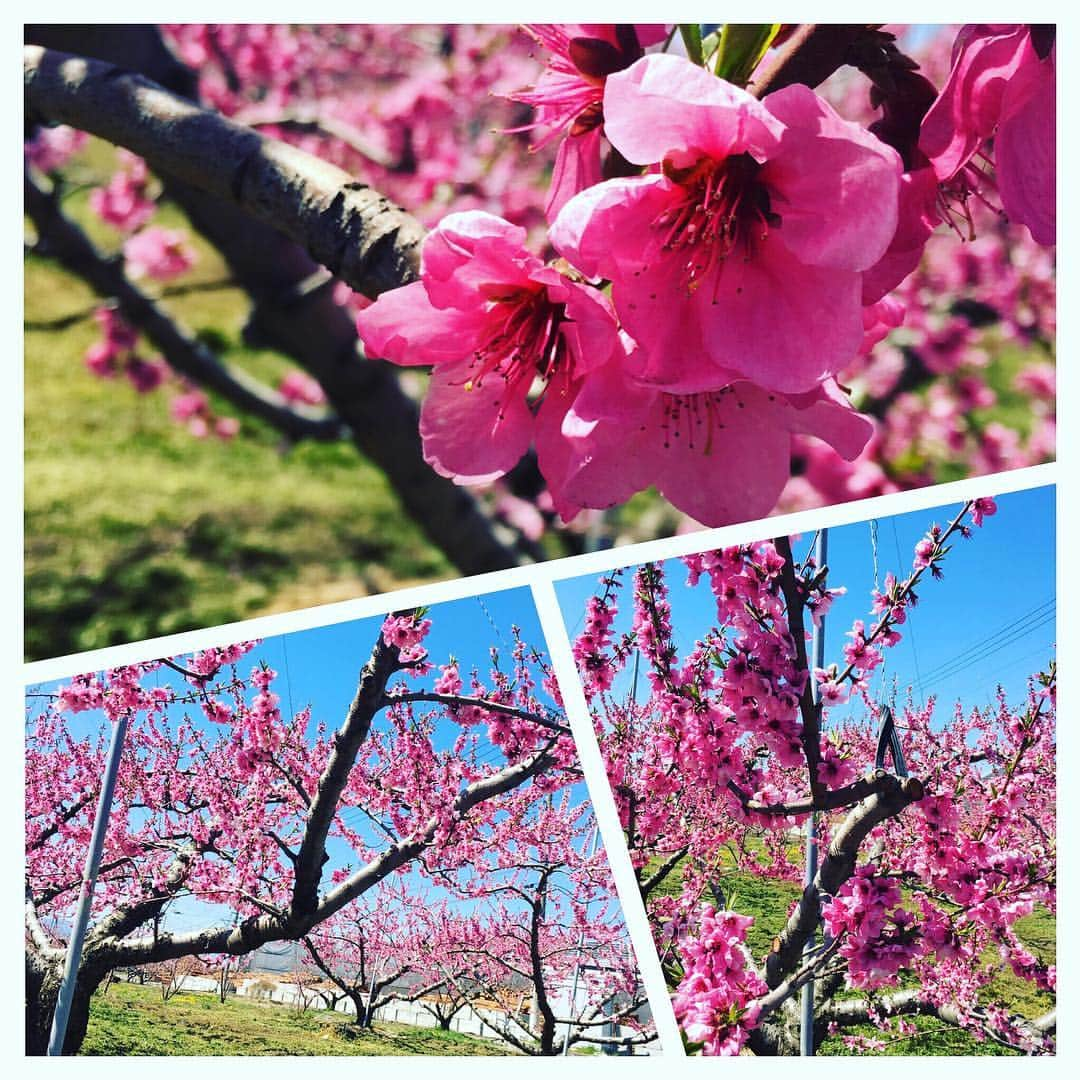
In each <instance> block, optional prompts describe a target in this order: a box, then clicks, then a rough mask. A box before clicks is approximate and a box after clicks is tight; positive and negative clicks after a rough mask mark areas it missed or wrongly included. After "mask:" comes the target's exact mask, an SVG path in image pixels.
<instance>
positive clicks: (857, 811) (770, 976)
mask: <svg viewBox="0 0 1080 1080" xmlns="http://www.w3.org/2000/svg"><path fill="white" fill-rule="evenodd" d="M922 797H923V785H922V782H921V781H920V780H918V779H916V778H915V777H913V776H909V777H907V778H905V779H903V780H901V779H900V778H899V777H896V776H891V775H887V776H886V777H885V778H884V779H883V781H882V784H881V789H880V790H879V791H878V792H877V793H876V794H875V795H872V796H871V797H870V798H869V799H867V800H865V801H864V802H862V803H860V804H859V805H858V806H856V807H855V808H854V809H853V810H852V811H851V813H849V814H848V816H847V817H846V818H845V820H844V822H843V824H842V825H841V826H840V828H839V829H838V830H837V832H836V834H835V835H834V836H833V838H832V840H831V842H830V843H829V849H828V852H827V854H826V856H825V858H824V859H823V860H822V862H821V866H820V867H819V868H818V872H817V874H816V875H815V876H814V880H813V881H812V882H811V883H810V884H809V885H807V886H806V888H805V889H804V890H803V894H802V896H801V897H800V898H799V902H798V903H797V904H796V906H795V910H794V911H793V912H792V913H791V917H790V918H789V919H788V921H787V925H786V926H785V927H784V929H783V930H782V931H781V932H780V936H779V937H778V938H777V939H776V941H774V942H773V948H772V952H771V953H770V954H769V956H768V957H767V959H766V961H765V981H766V983H767V984H768V986H769V989H770V990H775V989H776V988H777V987H778V986H779V985H780V984H781V983H782V982H783V981H784V979H785V977H786V976H787V975H788V974H789V973H790V972H791V971H793V970H794V969H795V966H796V964H798V962H799V959H800V957H801V956H802V951H803V947H804V946H805V945H806V943H807V941H809V940H810V937H811V935H812V934H813V933H814V931H815V930H816V929H817V925H818V923H819V922H820V921H821V902H822V897H823V896H826V895H827V896H832V895H833V894H835V893H836V891H837V890H838V889H839V888H840V887H841V886H842V885H843V884H844V882H846V881H847V880H848V878H849V877H851V875H852V874H853V873H854V872H855V860H856V858H857V856H858V853H859V847H860V846H861V844H862V842H863V840H865V839H866V837H867V836H868V835H869V834H870V832H871V830H872V829H874V828H876V827H877V826H878V825H880V824H881V823H882V822H883V821H886V820H888V819H889V818H891V817H895V816H896V815H897V814H899V813H900V812H901V811H902V810H904V809H905V808H906V807H908V806H910V805H911V804H912V803H913V802H918V800H919V799H921V798H922Z"/></svg>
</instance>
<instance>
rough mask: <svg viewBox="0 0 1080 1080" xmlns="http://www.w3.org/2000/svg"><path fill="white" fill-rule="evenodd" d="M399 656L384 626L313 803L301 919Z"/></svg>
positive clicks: (297, 914) (299, 877)
mask: <svg viewBox="0 0 1080 1080" xmlns="http://www.w3.org/2000/svg"><path fill="white" fill-rule="evenodd" d="M399 614H400V613H399ZM399 660H400V654H399V652H398V649H397V648H396V647H395V646H393V645H388V644H387V643H386V641H385V640H384V639H383V636H382V631H381V630H380V631H379V632H378V634H377V637H376V639H375V644H374V646H373V647H372V650H371V656H370V657H369V658H368V661H367V663H365V664H364V666H363V668H362V669H361V671H360V681H359V684H358V685H357V688H356V695H355V696H354V697H353V700H352V704H351V705H350V706H349V711H348V713H347V714H346V716H345V721H344V723H343V724H342V725H341V728H340V729H339V730H338V733H337V735H336V736H335V738H334V747H333V750H331V752H330V758H329V760H328V761H327V763H326V768H325V769H324V770H323V774H322V776H321V777H320V778H319V786H318V788H317V790H316V792H315V795H314V797H313V798H312V799H311V803H310V805H309V806H308V813H307V821H306V823H305V826H304V839H303V841H302V842H301V845H300V850H299V852H298V853H297V856H296V876H295V879H294V882H293V894H292V903H291V906H290V914H291V915H292V917H293V918H294V919H296V920H297V921H303V920H304V919H306V918H307V917H308V916H309V915H310V914H311V913H312V912H313V911H314V910H315V907H316V905H317V904H318V894H319V881H320V880H321V878H322V872H323V864H324V863H325V862H326V838H327V836H328V835H329V833H330V826H331V824H332V823H333V820H334V816H335V815H336V814H337V810H338V804H339V803H340V802H341V793H342V792H343V791H344V790H345V785H346V784H347V783H348V781H349V774H350V773H351V772H352V768H353V765H354V764H355V763H356V755H357V753H358V752H359V750H360V747H361V745H362V744H363V743H364V740H365V739H367V737H368V732H369V731H370V730H371V721H372V720H373V719H374V717H375V714H376V713H377V712H379V710H380V709H381V708H382V707H383V704H384V700H385V695H386V683H387V681H388V680H389V679H390V677H391V676H392V675H393V674H394V673H395V672H396V671H397V670H398V668H399Z"/></svg>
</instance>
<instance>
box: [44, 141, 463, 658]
mask: <svg viewBox="0 0 1080 1080" xmlns="http://www.w3.org/2000/svg"><path fill="white" fill-rule="evenodd" d="M114 169H115V156H114V151H113V150H112V148H111V147H109V146H107V145H106V144H103V143H99V142H91V143H90V144H89V145H88V146H87V148H86V149H85V150H84V151H82V152H81V153H80V154H79V155H78V157H77V158H75V159H73V161H72V162H71V163H70V164H69V165H68V166H67V169H66V173H67V176H68V179H69V180H70V181H71V187H70V193H69V194H68V195H67V196H66V197H65V199H64V202H63V207H64V211H65V212H66V213H67V214H68V215H69V216H71V217H73V218H74V219H76V220H77V221H78V222H79V223H80V224H81V225H83V227H84V228H85V229H86V230H87V232H88V233H89V234H90V235H91V237H92V238H93V240H94V241H95V242H96V243H97V244H98V245H99V247H100V248H101V249H103V250H106V251H109V252H113V251H117V250H119V246H120V238H119V237H118V235H117V234H116V233H115V232H114V231H113V230H112V229H110V228H109V227H108V226H106V225H104V224H102V223H101V222H99V221H98V220H97V218H96V216H95V215H94V214H93V213H92V212H91V211H90V209H89V206H88V202H87V200H88V195H89V188H90V187H91V186H93V185H94V184H97V183H100V182H103V181H105V180H107V179H108V177H109V176H110V175H111V174H112V172H113V171H114ZM154 220H155V224H160V225H163V226H166V227H175V226H178V225H183V224H185V222H184V220H183V218H182V216H181V215H180V213H179V211H177V210H176V208H175V207H173V206H172V205H171V204H166V205H163V206H162V208H161V209H160V210H159V212H158V214H157V215H156V217H155V219H154ZM27 228H28V230H29V235H31V236H32V235H33V232H32V227H31V226H29V225H28V226H27ZM191 242H192V244H193V246H194V247H195V248H196V249H197V251H198V264H197V265H196V267H195V268H194V269H193V270H192V271H191V272H190V273H189V274H187V275H185V276H184V278H183V279H181V288H182V289H184V290H187V291H180V290H177V291H176V294H175V295H170V293H172V292H173V290H171V289H169V288H168V287H166V288H165V290H164V291H165V300H164V305H165V307H166V308H167V309H168V310H169V311H170V312H171V313H173V314H174V315H175V316H176V317H177V319H178V320H179V321H180V322H181V323H183V324H184V325H185V326H186V327H187V328H188V329H189V330H192V331H195V332H196V333H197V334H198V335H199V336H200V337H201V338H203V340H205V341H206V342H207V343H208V344H210V345H211V346H213V348H214V349H215V350H216V351H217V352H218V354H219V356H221V358H222V359H223V360H224V361H225V362H226V363H229V364H236V365H242V366H243V367H245V368H246V369H248V370H249V371H251V372H253V373H254V374H256V375H258V376H259V377H261V378H263V379H264V380H266V381H267V382H269V383H271V384H276V382H277V380H278V378H279V377H280V375H281V374H282V373H283V372H285V371H286V370H288V369H289V365H288V364H287V363H285V362H284V361H283V360H282V359H281V358H280V357H279V356H277V355H276V354H273V353H269V352H258V351H253V350H251V349H249V348H247V347H245V346H244V345H243V344H242V342H241V328H242V326H243V324H244V321H245V318H246V313H247V303H246V300H245V297H244V294H243V293H242V292H240V290H238V289H235V288H231V287H227V284H226V279H227V271H226V268H225V266H224V264H223V263H222V261H221V258H220V257H219V256H218V255H217V254H216V253H215V252H214V251H213V250H212V249H210V248H209V247H208V246H207V245H206V244H204V243H203V242H202V241H201V239H200V238H199V237H198V236H196V235H195V234H192V237H191ZM151 288H158V289H160V288H161V287H160V286H151ZM148 291H149V290H148ZM96 304H97V301H96V300H95V297H94V295H93V293H92V292H91V291H90V290H89V289H88V288H87V287H86V286H85V285H84V284H83V283H82V282H81V281H80V280H79V279H78V278H76V277H73V276H72V275H70V274H68V273H66V272H65V271H64V270H62V269H61V268H59V266H58V265H57V264H56V263H54V262H52V261H50V260H48V259H45V258H41V257H38V256H36V255H33V254H28V256H27V259H26V264H25V318H26V334H25V350H26V353H25V424H26V428H25V482H26V494H25V529H26V540H25V560H26V562H25V573H26V579H25V590H26V594H25V599H26V641H25V652H26V657H27V659H38V658H41V657H45V656H57V655H61V654H64V653H70V652H75V651H79V650H83V649H94V648H100V647H102V646H106V645H112V644H116V643H119V642H126V641H135V640H138V639H141V638H145V637H150V636H154V635H159V634H169V633H175V632H177V631H182V630H188V629H192V628H196V627H202V626H211V625H215V624H219V623H223V622H228V621H230V620H234V619H240V618H246V617H250V616H253V615H257V614H264V613H266V612H271V611H281V610H288V609H294V608H299V607H304V606H306V605H310V604H317V603H324V602H329V601H334V600H341V599H346V598H348V597H353V596H360V595H365V594H368V593H372V592H383V591H386V590H388V589H391V588H394V587H395V586H400V585H402V584H406V583H411V582H415V581H420V580H429V579H434V578H440V577H446V576H448V575H449V574H450V573H451V567H450V566H449V564H448V563H447V562H446V560H445V559H443V557H442V556H441V554H440V553H439V552H437V551H436V550H434V549H433V548H432V546H431V545H430V544H429V543H428V542H427V541H426V540H425V539H424V537H423V536H422V535H421V533H420V531H419V530H418V529H417V528H416V526H415V525H414V524H413V523H412V522H411V521H410V520H409V519H408V518H407V517H406V516H405V515H404V513H403V512H402V511H401V509H400V507H399V505H398V502H397V498H396V496H395V495H394V493H393V491H392V490H391V489H390V488H389V486H388V485H387V483H386V482H385V480H384V478H383V476H382V474H381V473H380V472H379V471H378V470H377V469H375V468H373V467H372V466H371V465H370V464H369V463H368V462H367V461H366V460H364V459H363V458H362V457H361V456H360V454H359V453H358V452H357V451H356V450H355V449H354V448H353V447H352V446H351V445H350V444H348V443H342V444H334V445H329V444H316V443H308V444H302V445H299V446H295V447H292V448H285V447H284V446H283V444H282V441H281V438H280V436H279V435H278V434H277V433H276V432H274V431H273V430H272V429H270V428H269V427H268V426H267V425H265V424H263V423H262V422H261V421H258V420H254V419H252V418H250V417H239V419H240V420H241V424H242V430H241V433H240V435H239V436H237V438H236V439H235V440H233V441H232V442H231V443H226V442H222V441H221V440H219V439H216V438H213V437H211V438H208V439H203V440H200V439H196V438H194V437H193V436H192V435H190V434H189V433H188V431H187V429H186V428H184V427H182V426H181V425H179V424H177V423H175V422H174V421H173V420H172V419H171V418H170V417H169V412H168V407H169V399H170V397H171V396H172V394H171V393H170V392H169V390H167V389H166V390H165V391H164V392H163V391H159V392H157V393H154V394H150V395H147V396H145V397H140V396H139V395H138V394H137V393H136V392H135V391H134V389H133V388H132V387H131V386H130V385H129V384H128V382H127V381H126V380H124V379H123V378H118V379H115V380H112V381H105V380H102V379H98V378H95V377H94V376H93V375H91V374H90V373H89V372H88V371H87V370H86V368H85V367H84V365H83V361H82V356H83V353H84V352H85V351H86V349H87V347H88V346H89V345H91V344H92V343H93V342H94V341H96V340H97V339H98V338H99V336H100V334H99V331H98V328H97V325H96V323H95V322H94V321H93V319H92V318H91V315H92V312H93V310H94V308H95V306H96ZM145 352H146V354H147V355H149V354H152V352H153V350H152V349H149V348H147V349H146V350H145ZM213 405H214V409H215V412H216V413H218V414H220V415H235V410H232V409H231V408H230V406H229V405H228V404H227V403H223V402H221V401H218V400H214V401H213Z"/></svg>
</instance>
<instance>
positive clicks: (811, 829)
mask: <svg viewBox="0 0 1080 1080" xmlns="http://www.w3.org/2000/svg"><path fill="white" fill-rule="evenodd" d="M828 558H829V530H828V529H821V530H820V531H819V532H818V535H817V543H816V544H815V545H814V562H815V563H816V564H817V567H816V568H817V569H818V570H820V569H821V568H822V567H823V566H824V565H825V564H826V562H827V561H828ZM810 651H811V653H812V654H813V660H812V666H813V667H815V668H821V667H824V666H825V616H824V615H822V616H821V617H820V618H819V619H817V620H815V622H814V630H813V636H812V637H811V640H810ZM810 692H811V694H812V695H813V698H814V707H815V708H816V707H817V706H818V704H819V702H820V691H819V688H818V684H817V680H816V679H814V677H813V672H811V673H810ZM817 864H818V837H817V815H816V814H814V813H813V812H811V814H810V817H809V818H808V819H807V822H806V873H805V874H804V875H803V885H804V887H805V886H807V885H809V884H810V883H811V882H812V881H813V880H814V878H815V877H816V876H817ZM816 941H817V934H816V933H813V934H811V935H810V938H809V940H808V941H807V943H806V948H805V949H804V950H803V955H804V956H805V955H806V953H808V952H810V951H811V950H812V949H813V948H814V946H815V944H816ZM799 1054H800V1055H801V1056H802V1057H813V1056H814V980H813V979H809V980H807V982H806V983H805V984H804V986H803V988H802V1023H801V1025H800V1028H799Z"/></svg>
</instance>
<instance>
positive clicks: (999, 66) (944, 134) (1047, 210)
mask: <svg viewBox="0 0 1080 1080" xmlns="http://www.w3.org/2000/svg"><path fill="white" fill-rule="evenodd" d="M1055 66H1056V45H1055V43H1054V40H1053V29H1052V28H1049V29H1048V30H1047V28H1033V27H1029V26H1024V25H1012V24H1010V25H1000V24H999V25H985V24H972V25H969V26H965V27H964V28H963V30H961V31H960V33H959V34H958V35H957V38H956V43H955V44H954V46H953V59H952V70H951V71H950V72H949V78H948V81H947V82H946V83H945V86H944V87H943V89H942V91H941V94H940V96H939V97H938V100H937V101H936V102H935V103H934V105H933V106H932V107H931V109H930V111H929V112H928V113H927V114H926V117H925V119H924V121H923V127H922V135H921V138H920V142H919V145H920V147H921V149H922V150H923V152H924V153H925V154H926V155H927V157H928V158H930V160H931V162H932V163H933V166H934V171H935V173H936V174H937V177H938V179H939V180H940V181H942V183H944V184H946V185H948V184H953V185H957V186H959V187H960V188H961V189H962V190H963V189H966V188H967V187H972V188H975V189H976V190H977V187H978V181H979V177H978V174H977V173H975V172H973V163H974V161H975V159H976V158H977V156H979V155H984V156H985V155H986V153H987V149H986V148H987V147H988V145H989V144H990V143H991V141H992V143H993V160H994V168H995V173H996V179H997V187H998V192H999V194H1000V196H1001V202H1002V206H1003V208H1004V210H1005V213H1006V214H1007V215H1008V216H1009V218H1010V219H1012V220H1014V221H1019V222H1022V223H1023V224H1024V225H1026V226H1027V227H1028V229H1029V230H1030V231H1031V235H1032V237H1033V238H1034V239H1035V240H1036V241H1037V242H1038V243H1040V244H1053V243H1054V240H1055V233H1056V208H1055V186H1056V175H1055V154H1056V149H1057V148H1056V135H1055V126H1056V93H1055Z"/></svg>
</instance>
